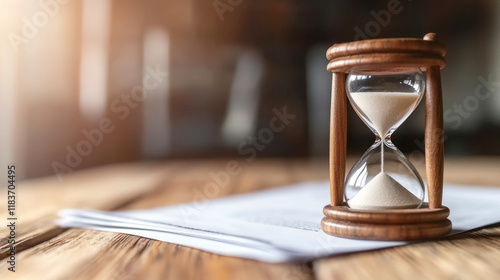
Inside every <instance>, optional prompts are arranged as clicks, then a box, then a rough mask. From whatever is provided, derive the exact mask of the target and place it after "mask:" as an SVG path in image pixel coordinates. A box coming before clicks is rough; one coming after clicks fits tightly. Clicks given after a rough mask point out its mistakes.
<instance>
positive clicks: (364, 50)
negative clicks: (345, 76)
mask: <svg viewBox="0 0 500 280" xmlns="http://www.w3.org/2000/svg"><path fill="white" fill-rule="evenodd" d="M445 54H446V46H445V45H444V44H442V43H440V42H439V41H437V40H436V36H435V34H434V33H429V34H427V35H426V37H424V39H419V38H393V39H373V40H362V41H355V42H348V43H341V44H334V45H333V46H331V47H330V48H328V50H327V52H326V58H327V59H328V60H329V61H330V62H329V63H328V66H327V70H328V71H330V72H343V73H348V72H350V71H354V70H370V71H372V72H373V71H375V72H376V71H380V72H386V71H387V69H391V68H395V67H397V68H411V67H418V68H421V69H422V70H423V71H425V70H426V68H428V67H431V66H439V67H440V68H443V67H444V66H445V65H446V61H445V60H444V56H445Z"/></svg>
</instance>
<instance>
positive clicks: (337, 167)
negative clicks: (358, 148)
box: [330, 72, 347, 206]
mask: <svg viewBox="0 0 500 280" xmlns="http://www.w3.org/2000/svg"><path fill="white" fill-rule="evenodd" d="M346 96H347V95H346V91H345V74H344V73H338V72H335V73H333V74H332V105H331V108H330V200H331V205H332V206H340V205H342V203H343V201H344V199H343V197H344V176H345V156H346V144H347V97H346Z"/></svg>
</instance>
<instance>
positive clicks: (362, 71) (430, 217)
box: [321, 33, 451, 240]
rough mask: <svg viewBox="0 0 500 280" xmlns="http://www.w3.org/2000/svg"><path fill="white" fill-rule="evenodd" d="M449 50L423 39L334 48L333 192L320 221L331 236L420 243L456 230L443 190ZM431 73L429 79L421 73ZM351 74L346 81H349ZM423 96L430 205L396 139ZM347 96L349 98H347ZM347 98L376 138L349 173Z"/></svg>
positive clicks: (433, 38)
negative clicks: (444, 99)
mask: <svg viewBox="0 0 500 280" xmlns="http://www.w3.org/2000/svg"><path fill="white" fill-rule="evenodd" d="M445 53H446V48H445V46H444V45H443V44H441V43H439V42H437V41H436V35H435V34H433V33H429V34H427V35H426V36H425V37H424V39H423V40H422V39H410V38H401V39H375V40H365V41H357V42H351V43H344V44H335V45H333V46H332V47H330V48H329V49H328V51H327V58H328V59H329V60H330V63H329V64H328V70H329V71H331V72H332V73H333V83H332V107H331V120H330V122H331V123H330V193H331V204H330V205H327V206H325V208H324V210H323V212H324V214H325V218H323V220H322V222H321V227H322V229H323V231H325V232H326V233H328V234H331V235H335V236H340V237H347V238H357V239H373V240H416V239H426V238H434V237H438V236H442V235H445V234H447V233H449V232H450V231H451V222H450V221H449V220H448V219H447V217H448V215H449V209H448V208H447V207H445V206H443V205H441V200H442V189H443V141H442V135H443V109H442V93H441V78H440V69H441V68H443V67H444V66H445V64H446V63H445V60H444V55H445ZM423 71H425V72H426V76H424V74H423V73H422V72H423ZM346 74H347V76H346ZM424 93H425V110H426V116H425V157H426V173H427V186H428V198H429V203H424V196H425V186H424V183H423V180H422V178H421V177H420V175H419V173H418V171H417V170H416V169H415V167H414V166H413V165H412V164H411V163H410V161H409V160H408V159H407V158H406V157H405V156H404V155H403V154H402V153H401V152H400V151H399V150H398V148H397V147H396V146H395V145H394V144H393V143H392V140H391V136H392V134H393V133H394V132H395V131H396V129H397V128H398V127H399V126H400V125H401V124H402V123H403V122H404V121H405V120H406V118H407V117H408V116H409V115H410V114H411V113H412V112H413V111H414V109H415V108H416V107H417V105H418V104H419V102H420V100H421V99H422V98H423V96H424ZM346 97H347V98H346ZM347 99H349V103H351V105H352V107H353V108H354V111H355V112H356V113H357V114H358V116H359V117H360V118H361V119H362V120H363V122H364V123H365V124H366V125H367V126H368V127H369V129H370V130H371V131H372V132H373V133H374V135H375V142H374V143H373V145H372V146H371V147H370V148H369V149H368V150H367V151H366V152H365V153H364V154H363V156H361V158H360V159H359V160H358V161H357V162H356V163H355V164H354V166H353V167H352V169H351V170H350V171H349V173H348V175H347V177H345V179H344V175H345V156H346V142H347V139H346V128H347V122H346V118H347V115H346V109H347Z"/></svg>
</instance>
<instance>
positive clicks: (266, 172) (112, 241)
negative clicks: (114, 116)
mask: <svg viewBox="0 0 500 280" xmlns="http://www.w3.org/2000/svg"><path fill="white" fill-rule="evenodd" d="M227 162H228V160H198V161H169V162H140V163H130V164H121V165H113V166H106V167H100V168H96V169H90V170H85V171H81V172H76V173H73V174H70V175H67V176H65V177H64V180H63V181H62V182H59V181H58V180H57V178H55V176H52V177H49V178H43V179H36V180H28V181H24V182H20V183H19V184H18V186H17V195H18V198H17V199H18V200H17V205H18V209H17V216H18V221H17V223H18V224H17V229H16V230H17V232H16V241H17V244H16V250H17V255H16V261H17V262H16V272H15V273H12V272H10V271H8V270H7V268H8V264H7V263H6V259H5V258H6V256H7V253H8V246H7V236H8V234H9V230H8V228H6V227H5V226H3V227H2V228H1V229H0V236H1V237H2V239H1V240H0V257H1V258H2V261H1V262H0V279H252V280H255V279H293V280H295V279H312V278H317V279H372V278H375V279H499V278H498V277H499V276H500V226H498V225H497V226H496V227H495V226H492V227H488V228H484V229H481V230H476V231H473V232H469V233H464V234H460V235H458V236H454V237H451V238H447V239H444V240H439V241H428V242H422V243H417V244H412V245H408V246H403V247H397V248H389V249H383V250H376V251H370V252H363V253H354V254H345V255H340V256H334V257H330V258H324V259H320V260H316V261H314V262H311V263H296V264H290V263H284V264H268V263H262V262H258V261H252V260H246V259H239V258H233V257H226V256H219V255H214V254H210V253H207V252H203V251H200V250H197V249H192V248H188V247H184V246H180V245H176V244H170V243H166V242H160V241H155V240H151V239H147V238H142V237H136V236H131V235H125V234H116V233H111V232H100V231H93V230H85V229H62V228H59V227H57V226H56V225H54V222H53V221H54V219H55V218H56V213H57V211H58V210H60V209H64V208H67V207H73V208H95V209H104V210H114V209H141V208H150V207H155V206H161V205H168V204H175V203H180V202H186V201H190V200H193V199H194V198H195V190H196V189H198V188H200V186H203V185H204V184H205V183H206V182H208V181H209V180H211V178H210V176H209V172H211V171H213V172H217V171H220V170H224V168H225V165H226V164H227ZM239 162H240V163H241V166H242V168H243V172H241V173H240V174H239V175H237V176H234V177H232V178H231V181H230V184H229V187H227V188H225V189H222V190H221V192H220V194H219V196H225V195H229V194H235V193H244V192H249V191H254V190H259V189H265V188H271V187H276V186H280V185H284V184H289V183H294V182H299V181H306V180H326V179H328V162H327V159H321V160H298V159H297V160H290V159H286V160H281V159H275V160H255V161H253V162H251V163H243V162H244V160H241V161H239ZM350 164H352V161H351V162H350ZM422 167H423V166H417V168H419V169H422ZM422 171H423V170H421V172H422ZM421 174H423V173H421ZM445 182H449V183H464V184H476V185H478V184H480V185H488V186H500V160H499V159H498V158H489V159H487V158H462V159H448V160H447V162H446V164H445ZM445 192H446V189H445ZM3 193H4V192H3V191H2V198H1V200H0V209H2V210H1V216H0V217H1V218H2V220H3V221H6V217H5V216H6V209H7V206H6V201H7V199H6V197H5V196H6V194H3ZM499 203H500V201H499ZM322 208H323V205H318V209H319V211H321V209H322ZM496 214H499V215H500V213H496ZM318 222H319V221H318Z"/></svg>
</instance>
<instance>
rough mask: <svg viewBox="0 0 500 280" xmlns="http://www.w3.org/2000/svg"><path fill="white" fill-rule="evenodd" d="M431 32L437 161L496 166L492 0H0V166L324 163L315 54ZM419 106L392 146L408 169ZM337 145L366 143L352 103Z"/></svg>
mask: <svg viewBox="0 0 500 280" xmlns="http://www.w3.org/2000/svg"><path fill="white" fill-rule="evenodd" d="M428 32H435V33H437V34H438V36H439V38H440V40H441V41H443V42H444V43H445V44H446V45H447V47H448V53H447V56H446V59H447V62H448V64H447V66H446V68H445V69H443V71H442V79H443V81H442V86H443V92H444V114H445V129H446V140H445V141H446V142H445V150H446V155H447V156H450V157H451V156H465V155H480V156H500V146H499V145H498V144H499V143H500V2H499V1H495V0H481V1H451V0H449V1H439V2H436V1H431V0H427V1H410V0H399V1H398V0H389V1H340V0H335V1H333V0H332V1H318V0H314V1H312V0H311V1H298V0H275V1H263V0H252V1H250V0H198V1H193V0H183V1H170V0H163V1H159V0H141V1H134V0H59V1H58V0H40V1H28V0H26V1H18V0H0V38H1V41H0V95H1V104H2V107H1V108H2V109H1V110H0V131H1V137H0V149H1V150H0V153H1V164H2V166H5V165H7V164H10V163H16V165H17V167H18V168H17V169H18V170H19V171H18V177H22V178H32V177H38V176H46V175H54V174H56V173H64V172H70V171H73V170H78V169H83V168H88V167H92V166H98V165H104V164H111V163H117V162H125V161H135V160H150V159H155V160H157V159H174V158H205V157H225V158H227V157H231V158H232V157H242V158H247V159H248V158H250V157H252V156H254V155H255V156H257V157H323V158H325V159H326V158H327V156H328V133H329V132H328V130H329V110H330V87H331V74H330V73H328V72H327V71H326V65H327V60H326V58H325V52H326V49H327V48H328V47H329V46H330V45H331V44H333V43H340V42H348V41H353V40H360V39H368V38H385V37H423V36H424V35H425V34H426V33H428ZM422 105H423V104H420V106H419V107H418V108H417V110H416V111H415V112H414V114H413V115H412V116H410V118H409V119H408V120H407V121H406V123H405V124H403V125H402V126H401V127H400V128H399V129H398V130H397V131H396V133H395V134H394V136H393V141H394V143H395V144H396V145H397V146H398V147H399V148H400V150H402V151H403V152H404V153H406V154H408V155H409V158H410V160H412V161H422V160H423V152H422V151H423V144H422V143H423V139H424V138H423V130H424V110H423V109H424V108H423V106H422ZM285 107H286V108H285ZM284 110H285V111H286V114H289V115H293V117H292V116H289V118H288V119H286V118H285V117H284V116H283V114H285V113H284ZM276 118H278V120H281V122H279V123H278V126H279V124H283V125H284V128H283V129H281V128H282V127H281V126H279V129H277V125H276V123H275V121H273V119H276ZM283 118H285V121H283ZM347 137H348V153H349V155H355V156H359V155H361V154H362V153H363V152H364V151H365V150H366V149H367V148H368V147H369V146H370V145H371V143H372V142H373V141H374V136H373V134H372V133H371V132H370V131H369V130H368V128H367V127H366V126H365V125H364V124H363V123H362V122H361V121H360V120H359V118H358V117H357V116H356V115H355V113H354V112H353V110H352V109H351V108H350V111H349V118H348V136H347ZM325 162H326V161H325Z"/></svg>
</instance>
